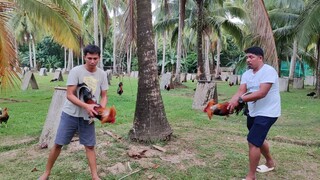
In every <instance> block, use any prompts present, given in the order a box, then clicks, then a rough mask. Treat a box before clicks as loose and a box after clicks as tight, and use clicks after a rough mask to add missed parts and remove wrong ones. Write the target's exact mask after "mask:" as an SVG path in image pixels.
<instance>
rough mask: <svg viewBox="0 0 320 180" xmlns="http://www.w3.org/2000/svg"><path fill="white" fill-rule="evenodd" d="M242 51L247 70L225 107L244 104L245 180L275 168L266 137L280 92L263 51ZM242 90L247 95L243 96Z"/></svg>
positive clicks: (276, 114) (278, 112) (278, 111)
mask: <svg viewBox="0 0 320 180" xmlns="http://www.w3.org/2000/svg"><path fill="white" fill-rule="evenodd" d="M244 52H245V53H246V58H247V65H248V70H247V71H246V72H244V74H243V75H242V78H241V83H240V87H239V89H238V91H237V93H236V94H235V95H234V96H233V97H232V99H231V100H230V101H229V103H230V104H229V106H228V109H229V110H230V111H231V112H232V111H233V109H234V107H235V106H237V105H238V104H239V103H243V102H247V104H248V109H249V113H248V115H247V128H248V130H249V133H248V136H247V141H248V145H249V172H248V174H247V176H246V179H247V180H254V179H256V171H258V172H261V173H265V172H268V171H272V170H273V169H274V167H275V162H274V160H273V159H272V157H271V154H270V151H269V144H268V142H267V141H266V137H267V134H268V132H269V129H270V127H271V126H272V125H273V124H274V123H275V122H276V120H277V119H278V117H279V116H280V115H281V106H280V93H279V81H278V73H277V71H276V70H275V69H274V68H273V67H272V66H270V65H268V64H264V62H263V56H264V53H263V50H262V49H261V48H260V47H257V46H254V47H250V48H248V49H246V50H245V51H244ZM248 92H249V93H250V94H248ZM245 93H247V94H248V95H245V96H243V94H245ZM261 154H262V155H263V156H264V157H265V159H266V163H265V164H263V165H259V161H260V156H261Z"/></svg>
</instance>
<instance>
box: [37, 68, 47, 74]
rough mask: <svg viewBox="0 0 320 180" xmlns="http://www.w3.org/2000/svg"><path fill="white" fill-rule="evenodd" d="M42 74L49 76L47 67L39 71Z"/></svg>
mask: <svg viewBox="0 0 320 180" xmlns="http://www.w3.org/2000/svg"><path fill="white" fill-rule="evenodd" d="M39 75H40V76H48V74H47V68H41V69H40V72H39Z"/></svg>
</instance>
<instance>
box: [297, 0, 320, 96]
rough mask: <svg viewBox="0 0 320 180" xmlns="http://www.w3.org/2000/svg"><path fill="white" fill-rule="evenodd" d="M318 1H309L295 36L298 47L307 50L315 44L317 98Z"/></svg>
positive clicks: (319, 62)
mask: <svg viewBox="0 0 320 180" xmlns="http://www.w3.org/2000/svg"><path fill="white" fill-rule="evenodd" d="M319 12H320V1H318V0H310V1H308V2H307V5H306V7H305V9H304V11H303V12H302V14H301V16H300V17H299V20H298V23H297V35H298V39H299V42H300V45H301V46H302V47H304V48H305V49H308V45H310V44H312V43H315V44H316V52H317V53H316V59H317V68H316V81H317V83H316V91H317V97H318V98H320V22H319Z"/></svg>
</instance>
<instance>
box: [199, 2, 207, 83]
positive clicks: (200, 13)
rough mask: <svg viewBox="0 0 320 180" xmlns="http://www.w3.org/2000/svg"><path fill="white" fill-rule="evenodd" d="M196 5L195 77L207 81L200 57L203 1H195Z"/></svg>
mask: <svg viewBox="0 0 320 180" xmlns="http://www.w3.org/2000/svg"><path fill="white" fill-rule="evenodd" d="M197 5H198V22H197V48H198V49H197V56H198V67H197V71H198V72H197V75H198V78H199V80H207V78H206V76H205V73H204V61H203V57H202V32H203V0H197Z"/></svg>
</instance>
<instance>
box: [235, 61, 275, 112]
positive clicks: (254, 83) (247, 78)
mask: <svg viewBox="0 0 320 180" xmlns="http://www.w3.org/2000/svg"><path fill="white" fill-rule="evenodd" d="M262 83H272V86H271V88H270V90H269V92H268V93H267V95H266V96H265V97H264V98H262V99H259V100H257V101H255V102H253V101H252V102H248V107H249V115H250V116H251V117H256V116H266V117H279V116H280V115H281V100H280V92H279V78H278V73H277V71H276V70H275V69H274V68H273V67H272V66H270V65H267V64H264V65H263V67H262V68H261V69H260V70H259V71H258V72H256V73H255V74H254V73H253V70H252V69H249V70H247V71H246V72H245V73H244V74H243V75H242V78H241V84H246V85H247V92H255V91H258V90H259V87H260V84H262Z"/></svg>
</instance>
